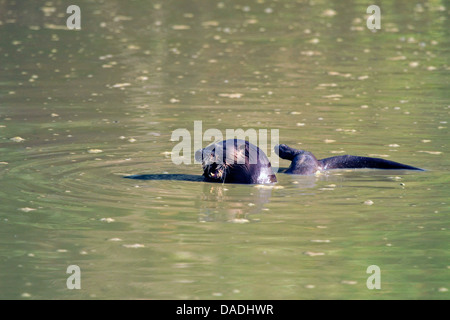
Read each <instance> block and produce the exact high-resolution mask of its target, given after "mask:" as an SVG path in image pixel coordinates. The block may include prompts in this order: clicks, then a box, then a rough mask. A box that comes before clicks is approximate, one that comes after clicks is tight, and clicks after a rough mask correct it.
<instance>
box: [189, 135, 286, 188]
mask: <svg viewBox="0 0 450 320" xmlns="http://www.w3.org/2000/svg"><path fill="white" fill-rule="evenodd" d="M195 159H196V160H197V161H198V162H202V167H203V177H204V179H205V181H208V182H223V183H241V184H268V183H275V182H277V178H276V176H275V173H274V172H273V169H272V165H271V163H270V161H269V159H268V158H267V156H266V154H265V153H264V152H263V151H262V150H261V149H259V148H258V147H257V146H255V145H253V144H251V143H250V142H248V141H245V140H241V139H228V140H224V141H222V142H217V143H213V144H211V145H209V146H208V147H206V148H204V149H201V150H198V151H197V152H196V153H195Z"/></svg>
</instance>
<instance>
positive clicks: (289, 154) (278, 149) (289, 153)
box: [274, 144, 302, 161]
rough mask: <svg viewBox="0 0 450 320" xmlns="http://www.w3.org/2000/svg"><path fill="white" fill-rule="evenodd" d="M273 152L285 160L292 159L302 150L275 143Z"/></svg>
mask: <svg viewBox="0 0 450 320" xmlns="http://www.w3.org/2000/svg"><path fill="white" fill-rule="evenodd" d="M274 149H275V153H276V154H277V155H278V156H279V157H280V158H281V159H286V160H291V161H292V160H294V158H295V156H296V155H298V154H299V153H302V150H297V149H294V148H291V147H288V146H287V145H285V144H277V145H276V146H275V148H274Z"/></svg>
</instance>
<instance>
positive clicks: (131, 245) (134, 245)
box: [123, 243, 145, 249]
mask: <svg viewBox="0 0 450 320" xmlns="http://www.w3.org/2000/svg"><path fill="white" fill-rule="evenodd" d="M123 246H124V247H125V248H128V249H139V248H145V246H144V245H143V244H139V243H135V244H124V245H123Z"/></svg>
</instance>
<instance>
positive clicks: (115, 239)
mask: <svg viewBox="0 0 450 320" xmlns="http://www.w3.org/2000/svg"><path fill="white" fill-rule="evenodd" d="M108 241H113V242H118V241H122V239H120V238H111V239H108Z"/></svg>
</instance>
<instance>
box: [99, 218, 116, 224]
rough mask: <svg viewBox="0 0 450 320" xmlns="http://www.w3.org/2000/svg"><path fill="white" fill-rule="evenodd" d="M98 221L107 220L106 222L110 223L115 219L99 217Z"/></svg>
mask: <svg viewBox="0 0 450 320" xmlns="http://www.w3.org/2000/svg"><path fill="white" fill-rule="evenodd" d="M100 221H102V222H107V223H111V222H114V221H116V220H114V219H113V218H101V219H100Z"/></svg>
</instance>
